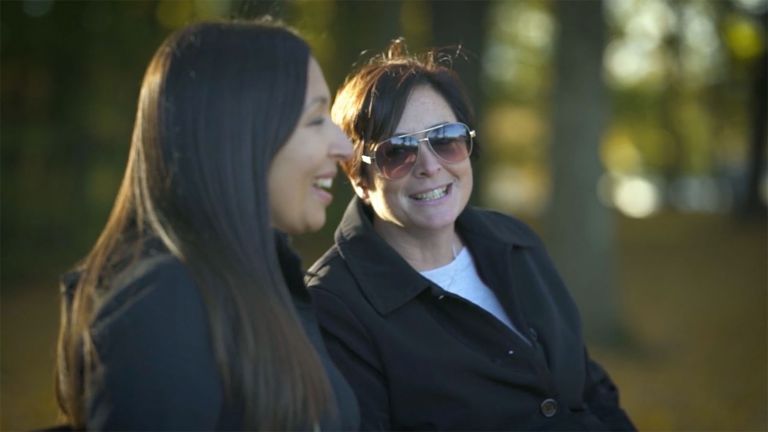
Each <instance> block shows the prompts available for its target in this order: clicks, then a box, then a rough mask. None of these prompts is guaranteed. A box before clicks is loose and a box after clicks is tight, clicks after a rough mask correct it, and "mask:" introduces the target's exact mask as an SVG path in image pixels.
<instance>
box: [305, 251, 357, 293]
mask: <svg viewBox="0 0 768 432" xmlns="http://www.w3.org/2000/svg"><path fill="white" fill-rule="evenodd" d="M304 282H305V283H306V285H307V288H308V289H310V291H311V290H312V289H325V290H327V291H330V292H333V293H334V294H336V295H337V296H338V295H341V294H342V293H343V292H344V291H352V290H351V289H350V288H352V287H353V286H354V285H355V284H354V278H353V276H352V273H351V271H350V270H349V267H348V264H347V262H346V260H345V259H344V257H343V256H342V254H341V251H340V249H339V246H338V245H337V244H334V245H333V246H331V248H330V249H328V250H327V251H326V252H325V253H324V254H323V255H322V256H321V257H320V258H319V259H318V260H317V261H315V263H314V264H312V266H311V267H310V268H309V270H307V273H306V276H305V277H304Z"/></svg>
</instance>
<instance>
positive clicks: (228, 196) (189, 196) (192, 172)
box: [56, 22, 333, 430]
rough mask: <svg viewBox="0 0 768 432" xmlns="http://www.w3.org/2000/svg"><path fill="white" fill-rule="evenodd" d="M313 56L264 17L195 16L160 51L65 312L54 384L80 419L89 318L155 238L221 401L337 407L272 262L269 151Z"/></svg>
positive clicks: (247, 422)
mask: <svg viewBox="0 0 768 432" xmlns="http://www.w3.org/2000/svg"><path fill="white" fill-rule="evenodd" d="M309 58H310V51H309V48H308V46H307V44H306V43H305V42H304V41H303V40H302V39H301V38H300V37H298V36H296V35H295V34H294V33H292V32H291V31H289V30H287V29H286V28H284V27H282V26H279V25H276V24H271V23H265V22H250V23H245V22H216V23H214V22H208V23H199V24H195V25H192V26H190V27H188V28H186V29H182V30H180V31H178V32H176V33H175V34H173V35H171V36H170V37H169V38H168V39H167V40H166V41H165V42H164V43H163V44H162V45H161V46H160V48H159V49H158V50H157V52H156V53H155V55H154V57H153V58H152V60H151V62H150V64H149V66H148V68H147V71H146V74H145V76H144V81H143V84H142V87H141V93H140V96H139V103H138V110H137V114H136V122H135V125H134V130H133V137H132V141H131V147H130V154H129V157H128V165H127V168H126V171H125V176H124V178H123V181H122V184H121V186H120V190H119V192H118V195H117V198H116V201H115V204H114V207H113V209H112V212H111V214H110V216H109V219H108V221H107V224H106V226H105V228H104V230H103V231H102V233H101V235H100V237H99V238H98V240H97V242H96V244H95V245H94V247H93V249H92V250H91V251H90V253H89V254H88V255H87V256H86V257H85V259H84V260H83V261H82V263H81V265H80V266H79V270H80V272H81V276H80V279H79V282H78V284H77V287H76V290H75V292H74V295H73V297H72V298H71V303H70V304H67V303H66V302H65V306H64V310H63V311H62V312H63V313H62V317H63V318H62V326H61V330H60V336H59V346H58V361H57V381H56V383H57V385H56V387H57V397H58V400H59V406H60V407H61V410H62V413H63V414H64V415H65V416H66V417H67V418H68V420H69V422H70V424H71V425H73V426H74V427H83V426H84V425H85V421H86V419H85V418H84V417H85V414H84V409H85V404H86V400H85V395H84V392H85V384H84V382H85V380H86V379H87V376H88V374H89V372H90V371H91V370H92V369H93V368H94V367H97V365H98V358H97V357H96V353H95V351H94V350H93V347H92V346H91V342H90V336H89V334H90V333H89V324H90V322H91V320H92V319H93V317H94V314H95V313H96V311H97V309H98V307H99V303H100V301H101V300H102V299H103V298H104V296H105V294H106V293H107V292H108V291H109V289H110V286H111V283H110V282H111V280H112V278H113V277H114V276H115V275H116V274H117V272H119V271H121V270H122V269H125V266H126V264H125V263H126V261H127V262H129V263H130V262H131V261H132V260H133V259H135V258H136V257H138V256H139V254H140V251H141V248H142V243H143V242H144V241H145V240H146V239H147V238H149V237H152V238H156V237H159V238H160V239H161V240H162V242H163V243H164V244H165V246H166V247H167V249H168V250H169V251H170V252H171V253H172V254H174V255H175V256H176V257H177V258H178V259H179V260H181V261H182V262H183V263H184V264H185V265H186V266H187V267H188V268H189V269H190V271H191V273H192V275H193V277H194V279H195V281H196V282H197V285H198V288H199V290H200V293H201V296H202V298H203V300H204V302H205V305H206V308H207V312H208V318H209V328H210V333H211V339H212V343H213V349H214V352H215V354H216V360H217V364H218V367H219V372H220V375H221V377H222V382H223V386H224V389H223V390H224V396H225V400H226V401H227V403H231V404H234V405H235V412H243V413H244V418H243V426H244V427H246V428H249V429H272V430H276V429H295V428H309V427H311V426H312V425H314V424H316V423H317V422H318V421H319V420H320V418H321V417H322V416H323V415H324V414H326V413H327V412H328V410H332V409H333V406H332V402H331V397H330V394H331V393H330V386H329V383H328V381H327V377H326V376H325V373H324V369H323V367H322V365H321V363H320V360H319V358H318V356H317V354H316V352H315V350H314V349H313V348H312V346H311V344H310V342H309V340H308V339H307V337H306V335H305V333H304V332H303V330H302V327H301V324H300V323H299V320H298V317H297V315H296V312H295V310H294V307H293V305H292V301H291V297H290V294H289V293H288V291H287V288H286V283H285V280H284V278H283V275H282V273H281V271H280V265H279V262H278V258H277V255H276V250H275V239H274V233H273V230H272V228H271V226H272V224H271V221H270V212H269V204H268V203H269V200H268V197H267V173H268V169H269V166H270V163H271V161H272V159H273V157H274V155H275V154H276V153H277V151H278V150H279V149H280V147H281V146H282V145H283V144H284V143H285V142H286V140H287V139H288V138H289V137H290V135H291V133H292V132H293V130H294V128H295V127H296V124H297V122H298V120H299V118H300V115H301V112H302V107H303V105H304V98H305V92H306V83H307V68H308V62H309ZM126 257H128V258H130V259H128V260H126ZM128 265H130V264H128Z"/></svg>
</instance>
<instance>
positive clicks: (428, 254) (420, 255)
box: [373, 215, 462, 271]
mask: <svg viewBox="0 0 768 432" xmlns="http://www.w3.org/2000/svg"><path fill="white" fill-rule="evenodd" d="M373 229H374V231H376V233H378V234H379V235H380V236H381V237H382V238H383V239H384V241H386V242H387V244H389V245H390V246H391V247H392V249H394V250H395V251H396V252H397V253H399V254H400V256H401V257H403V259H405V261H406V262H408V264H410V265H411V267H413V268H414V269H416V270H417V271H425V270H431V269H434V268H438V267H442V266H444V265H446V264H448V263H450V262H451V261H453V259H454V258H455V257H456V255H457V254H458V252H459V251H460V250H461V247H462V242H461V238H460V237H459V236H458V234H456V230H455V226H454V225H453V224H452V225H450V226H446V227H444V228H440V229H435V230H413V229H410V230H409V229H406V228H403V227H401V226H398V225H395V224H393V223H391V222H387V221H384V220H382V219H380V218H379V217H378V216H376V215H374V217H373Z"/></svg>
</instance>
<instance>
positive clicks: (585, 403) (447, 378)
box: [307, 199, 634, 430]
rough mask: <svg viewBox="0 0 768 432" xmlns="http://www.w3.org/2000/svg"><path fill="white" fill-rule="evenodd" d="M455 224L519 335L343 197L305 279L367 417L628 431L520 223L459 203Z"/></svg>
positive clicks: (567, 305) (379, 423) (542, 257)
mask: <svg viewBox="0 0 768 432" xmlns="http://www.w3.org/2000/svg"><path fill="white" fill-rule="evenodd" d="M457 231H458V233H459V235H460V236H461V238H462V240H463V241H464V243H465V244H466V246H467V247H468V249H469V251H470V253H471V255H472V257H473V258H474V261H475V264H476V266H477V269H478V272H479V274H480V277H481V278H482V279H483V281H484V282H485V283H486V284H487V285H488V286H489V287H490V288H491V289H492V290H493V291H494V293H495V294H496V296H497V297H498V299H499V301H500V303H501V304H502V306H503V308H504V309H505V311H506V313H507V315H508V316H509V318H510V319H511V320H512V322H513V323H514V325H515V326H516V327H517V328H518V329H520V330H521V331H522V332H523V333H524V334H525V335H526V336H527V339H528V343H526V342H525V341H524V340H523V339H521V337H520V336H518V335H516V334H515V333H513V332H512V331H511V330H510V329H509V328H508V327H507V326H506V325H504V324H502V323H501V322H500V321H498V320H497V319H496V318H495V317H494V316H493V315H492V314H490V313H488V312H487V311H485V310H483V309H482V308H479V307H478V306H476V305H474V304H473V303H471V302H469V301H466V300H464V299H463V298H461V297H458V296H456V295H454V294H451V293H449V292H447V291H444V290H443V289H442V288H440V287H439V286H437V285H435V284H434V283H432V282H431V281H429V280H428V279H426V278H424V277H422V276H421V275H420V274H419V273H418V272H417V271H416V270H414V269H413V268H412V267H411V266H410V265H409V264H408V263H407V262H406V261H404V260H403V259H402V258H401V257H400V256H399V255H398V254H397V253H396V252H395V251H394V250H393V249H392V248H391V247H390V246H389V245H388V244H387V243H386V242H385V241H384V240H383V239H382V238H381V237H380V236H379V235H378V234H377V233H376V232H374V230H373V226H372V223H371V214H370V209H369V208H368V207H367V206H366V205H364V204H363V203H362V202H361V201H360V200H358V199H353V201H352V203H350V205H349V207H348V208H347V211H346V213H345V215H344V217H343V219H342V221H341V223H340V225H339V227H338V229H337V231H336V236H335V245H334V246H333V247H332V248H331V249H330V250H329V251H328V252H327V253H326V254H325V255H324V256H323V257H322V258H321V259H320V260H319V261H318V262H317V263H315V265H314V266H313V267H312V268H311V269H310V271H309V276H308V279H307V286H308V287H309V289H310V290H309V291H310V294H311V295H312V297H313V299H314V303H315V307H316V310H317V311H318V319H319V321H320V326H321V329H322V331H323V335H324V337H325V341H326V345H327V347H328V350H329V351H330V353H331V356H332V358H333V359H334V361H335V362H336V364H337V366H338V367H339V369H340V370H341V371H342V373H343V374H344V375H345V376H346V378H347V380H348V382H349V383H350V384H351V385H352V387H353V389H354V390H355V392H356V394H357V398H358V402H359V404H360V409H361V414H362V424H363V428H364V429H385V430H406V429H410V430H513V429H514V430H632V429H634V426H633V425H632V423H631V421H630V420H629V418H628V417H627V415H626V414H625V413H624V411H623V410H622V409H621V408H620V406H619V400H618V392H617V389H616V387H615V386H614V384H613V383H612V382H611V380H610V379H609V377H608V375H607V374H606V373H605V372H604V371H603V370H602V369H601V368H600V366H598V365H597V364H596V363H595V362H593V361H591V360H590V358H589V356H588V355H587V351H586V349H585V346H584V341H583V339H582V334H581V325H580V319H579V314H578V311H577V309H576V306H575V304H574V302H573V300H572V299H571V296H570V295H569V293H568V291H567V289H566V287H565V285H564V284H563V281H562V280H561V279H560V277H559V276H558V273H557V271H556V270H555V268H554V267H553V265H552V262H551V260H550V258H549V257H548V256H547V254H546V252H545V250H544V246H543V245H542V243H541V241H540V240H539V239H538V237H537V236H536V235H535V234H534V233H533V232H532V231H531V230H530V229H529V228H528V227H527V226H526V225H524V224H523V223H522V222H520V221H518V220H516V219H514V218H511V217H509V216H506V215H503V214H500V213H496V212H492V211H486V210H479V209H474V208H467V209H466V210H465V211H464V212H462V214H461V215H460V216H459V218H458V220H457Z"/></svg>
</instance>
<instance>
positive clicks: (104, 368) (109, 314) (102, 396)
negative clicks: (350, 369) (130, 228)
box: [64, 234, 359, 431]
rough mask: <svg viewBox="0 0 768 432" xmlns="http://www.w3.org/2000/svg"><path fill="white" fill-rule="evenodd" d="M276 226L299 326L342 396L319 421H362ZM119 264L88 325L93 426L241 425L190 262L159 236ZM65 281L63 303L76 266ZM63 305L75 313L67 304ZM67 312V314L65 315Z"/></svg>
mask: <svg viewBox="0 0 768 432" xmlns="http://www.w3.org/2000/svg"><path fill="white" fill-rule="evenodd" d="M286 241H287V240H286V239H285V238H284V236H283V235H280V234H278V238H277V248H278V256H279V258H280V265H281V267H282V270H283V275H284V276H285V279H286V282H287V283H288V286H289V289H290V292H291V295H292V298H293V303H294V305H295V306H296V310H297V312H298V315H299V318H300V320H301V324H302V325H303V327H304V331H305V332H306V334H307V336H308V337H309V340H310V342H311V343H312V344H313V345H314V347H315V349H316V351H317V353H318V356H319V358H320V360H321V361H322V364H323V366H325V369H326V373H327V375H328V378H329V381H330V383H331V386H332V388H333V391H334V393H335V395H336V405H337V408H338V409H337V410H336V411H337V412H336V414H335V415H332V416H329V417H328V418H327V419H326V421H324V422H323V423H322V424H321V425H320V427H321V428H322V429H324V430H327V429H341V430H350V429H357V428H358V425H359V412H358V408H357V403H356V401H355V397H354V393H353V391H352V389H351V388H350V387H349V385H348V384H347V382H346V381H345V380H344V377H343V376H342V375H341V374H340V373H339V371H338V370H337V369H336V368H335V367H334V365H333V363H332V361H331V360H330V358H329V356H328V353H327V351H326V350H325V346H324V344H323V341H322V338H321V336H320V330H319V328H318V326H317V321H316V318H315V313H314V310H313V308H312V304H311V298H310V297H309V295H308V294H307V291H306V287H305V286H304V284H303V272H302V270H301V267H300V262H299V258H298V256H296V255H295V254H294V253H293V251H292V250H291V249H290V247H289V246H288V244H287V243H286ZM149 244H150V246H148V247H147V248H145V249H146V250H145V253H144V255H143V256H142V258H141V259H139V260H138V261H137V262H135V263H133V264H131V265H130V267H128V268H127V269H125V270H124V271H122V272H121V273H120V274H119V275H118V276H117V277H116V278H115V279H114V282H113V284H112V285H113V286H112V288H111V290H110V292H109V293H108V294H107V297H106V298H105V299H104V301H103V302H102V303H101V304H100V305H99V307H98V309H97V311H96V313H95V316H94V318H93V321H92V323H91V325H90V328H89V333H90V343H92V344H93V350H94V352H95V353H96V355H97V356H98V360H99V361H98V363H97V364H94V366H93V368H92V370H90V371H89V373H87V374H85V376H84V378H83V379H84V380H85V382H84V385H85V389H86V400H87V425H86V426H87V429H89V430H153V431H155V430H186V431H190V430H235V429H241V428H242V425H241V418H242V414H241V413H239V412H238V411H235V410H234V409H233V408H231V407H229V406H228V404H226V403H225V402H224V397H223V387H222V380H221V377H220V374H219V369H218V366H217V364H216V359H215V356H214V350H213V345H212V341H211V336H210V331H209V326H208V312H207V310H206V308H205V304H204V303H203V299H202V296H201V294H200V292H199V290H198V287H197V284H196V282H195V280H194V279H193V277H192V275H191V273H190V271H189V269H188V268H187V267H186V266H185V265H184V264H183V263H182V262H181V261H179V260H178V259H177V258H176V257H174V256H173V255H172V254H170V253H169V252H168V251H167V250H166V249H165V248H164V247H163V246H162V243H160V242H159V241H157V240H155V241H151V242H149ZM66 279H67V280H66V281H65V291H64V294H65V297H64V299H65V302H66V303H65V305H66V304H68V303H69V302H70V301H71V299H72V296H73V294H74V291H73V290H74V289H75V287H76V280H77V275H76V274H74V275H73V274H70V275H69V276H68V277H67V278H66ZM65 311H66V313H69V310H68V308H67V307H65ZM65 318H66V317H65Z"/></svg>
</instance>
